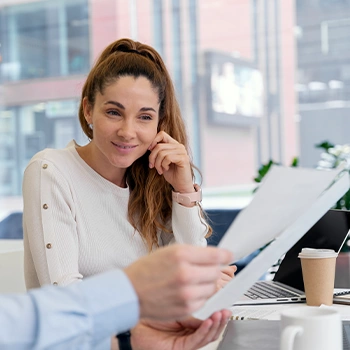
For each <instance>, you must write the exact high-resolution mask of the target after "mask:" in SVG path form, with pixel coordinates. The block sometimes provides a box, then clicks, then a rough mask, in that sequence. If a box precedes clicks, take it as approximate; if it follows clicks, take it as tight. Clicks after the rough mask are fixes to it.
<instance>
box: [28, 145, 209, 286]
mask: <svg viewBox="0 0 350 350" xmlns="http://www.w3.org/2000/svg"><path fill="white" fill-rule="evenodd" d="M76 147H78V146H77V145H76V144H75V142H74V141H72V142H70V143H69V145H68V146H67V148H65V149H63V150H54V149H45V150H43V151H41V152H39V153H37V154H36V155H35V156H34V157H33V158H32V160H31V161H30V163H29V164H28V166H27V168H26V170H25V173H24V180H23V199H24V210H23V229H24V264H25V266H24V270H25V280H26V285H27V288H28V289H29V288H36V287H40V286H42V285H44V284H58V285H67V284H69V283H72V282H74V281H77V280H80V279H82V278H83V277H87V276H91V275H95V274H97V273H100V272H103V271H106V270H110V269H112V268H124V267H125V266H127V265H129V264H130V263H132V262H133V261H135V260H136V259H138V258H140V257H141V256H143V255H146V254H148V249H147V246H146V245H145V243H144V241H143V240H142V238H141V236H140V234H139V233H138V232H136V233H135V231H134V229H133V227H132V226H131V224H130V223H129V222H128V219H127V208H128V200H129V189H128V188H121V187H118V186H116V185H114V184H113V183H111V182H110V181H108V180H106V179H104V178H103V177H102V176H100V175H99V174H98V173H97V172H95V171H94V170H93V169H92V168H91V167H90V166H88V165H87V164H86V163H85V162H84V160H83V159H82V158H81V157H80V156H79V154H78V152H77V151H76ZM171 224H172V229H173V232H174V235H171V234H167V233H164V232H162V233H160V234H159V235H158V242H159V245H160V246H163V245H166V244H169V243H172V242H176V243H188V244H193V245H202V246H205V245H206V239H205V238H204V237H205V235H206V233H207V226H206V225H205V224H204V223H202V221H201V219H200V215H199V209H198V207H197V206H195V207H193V208H187V207H184V206H182V205H180V204H178V203H176V202H173V211H172V222H171Z"/></svg>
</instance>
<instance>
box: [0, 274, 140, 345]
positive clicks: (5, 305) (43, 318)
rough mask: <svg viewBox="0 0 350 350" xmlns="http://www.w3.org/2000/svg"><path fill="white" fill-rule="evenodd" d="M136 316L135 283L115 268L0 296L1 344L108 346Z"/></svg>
mask: <svg viewBox="0 0 350 350" xmlns="http://www.w3.org/2000/svg"><path fill="white" fill-rule="evenodd" d="M138 319H139V303H138V298H137V295H136V293H135V291H134V289H133V287H132V284H131V283H130V281H129V279H128V278H127V276H126V275H125V274H124V272H123V271H120V270H114V271H110V272H106V273H104V274H102V275H98V276H94V277H91V278H87V279H85V280H84V281H83V282H81V283H75V284H72V285H70V286H68V287H55V286H47V287H43V288H41V289H36V290H32V291H29V292H28V293H27V294H24V295H2V296H0V349H2V350H17V349H18V350H20V349H23V350H24V349H25V350H29V349H36V350H39V349H50V350H51V349H52V350H61V349H62V350H67V349H69V350H75V349H79V350H80V349H83V350H87V349H89V350H90V349H104V348H105V349H110V337H111V336H113V335H115V334H118V333H121V332H124V331H126V330H128V329H130V328H132V327H133V326H135V324H136V323H137V321H138Z"/></svg>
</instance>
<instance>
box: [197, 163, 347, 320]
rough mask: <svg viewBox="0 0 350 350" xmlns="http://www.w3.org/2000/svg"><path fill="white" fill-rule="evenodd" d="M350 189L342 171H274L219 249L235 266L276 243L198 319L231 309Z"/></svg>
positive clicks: (266, 177)
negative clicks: (222, 250) (258, 250)
mask: <svg viewBox="0 0 350 350" xmlns="http://www.w3.org/2000/svg"><path fill="white" fill-rule="evenodd" d="M348 189H349V174H348V172H346V171H343V170H341V169H334V170H327V171H325V170H316V169H303V168H292V167H282V166H273V167H272V168H271V169H270V170H269V172H268V174H267V175H266V176H265V178H264V180H263V182H262V184H261V185H260V188H259V189H258V191H257V192H256V194H255V195H254V197H253V200H252V201H251V202H250V204H249V205H248V206H247V207H246V208H245V209H244V210H242V211H241V212H240V213H239V215H238V216H237V217H236V218H235V220H234V221H233V223H232V224H231V226H230V227H229V228H228V230H227V232H226V233H225V235H224V237H223V238H222V240H221V241H220V243H219V246H220V247H222V248H226V249H228V250H230V251H232V252H233V254H234V258H235V259H234V260H235V261H236V260H239V259H241V258H243V257H244V256H246V255H248V254H250V253H252V252H253V251H255V250H256V249H258V248H261V247H263V246H264V245H266V244H267V243H269V242H271V241H273V242H272V243H271V244H270V245H268V246H267V247H266V248H265V249H264V250H263V251H262V252H261V253H260V254H259V255H257V256H256V257H255V258H254V259H253V260H252V261H251V262H250V264H248V265H247V266H246V267H245V268H244V269H243V270H242V271H241V272H240V273H239V274H238V275H237V276H235V277H234V278H233V279H232V280H231V281H230V282H229V283H228V284H227V285H226V286H225V287H224V288H223V289H221V290H220V291H218V292H217V293H216V294H215V295H214V296H212V297H211V298H210V299H208V300H207V302H206V304H205V305H204V307H202V308H201V309H200V310H199V311H197V312H196V313H195V314H194V316H195V317H197V318H200V319H206V318H207V317H209V316H210V315H211V314H212V313H213V312H215V311H218V310H221V309H224V308H230V307H231V306H232V305H233V304H234V303H235V302H236V301H237V300H238V299H239V298H240V297H241V296H242V295H243V294H244V293H245V292H246V290H248V289H249V288H250V287H251V286H252V285H253V284H254V283H255V282H256V281H257V280H258V279H259V278H260V277H261V276H262V275H263V274H264V273H265V272H266V271H267V270H268V269H269V268H270V267H271V266H272V264H273V263H274V262H275V261H276V260H278V259H279V258H280V257H281V256H282V255H283V254H284V253H285V252H286V251H287V250H288V249H289V248H290V247H292V246H293V245H294V244H295V243H296V242H297V241H298V240H299V239H300V238H301V237H302V236H303V235H304V234H305V233H306V232H307V231H308V230H309V229H310V228H311V227H312V226H313V225H314V224H315V223H316V222H317V221H318V220H319V219H320V218H321V217H322V216H323V215H324V214H325V213H326V212H327V211H328V210H329V209H330V208H331V207H332V206H333V205H334V204H335V203H336V201H337V200H338V199H339V198H341V197H342V196H343V195H344V194H345V192H347V190H348Z"/></svg>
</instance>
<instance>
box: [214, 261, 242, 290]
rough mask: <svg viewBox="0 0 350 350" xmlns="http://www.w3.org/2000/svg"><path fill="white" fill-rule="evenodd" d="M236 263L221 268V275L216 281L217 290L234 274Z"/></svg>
mask: <svg viewBox="0 0 350 350" xmlns="http://www.w3.org/2000/svg"><path fill="white" fill-rule="evenodd" d="M236 271H237V266H236V265H231V266H225V267H223V268H222V269H221V276H220V278H219V280H218V282H217V290H219V289H221V288H223V287H224V286H225V285H226V284H227V283H228V282H230V281H231V279H232V278H233V277H234V276H235V272H236Z"/></svg>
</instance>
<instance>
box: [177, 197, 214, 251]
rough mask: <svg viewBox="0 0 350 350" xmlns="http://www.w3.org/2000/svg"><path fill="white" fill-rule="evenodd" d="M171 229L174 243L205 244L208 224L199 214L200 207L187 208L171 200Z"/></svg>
mask: <svg viewBox="0 0 350 350" xmlns="http://www.w3.org/2000/svg"><path fill="white" fill-rule="evenodd" d="M172 229H173V232H174V241H175V242H176V243H180V244H191V245H199V246H206V245H207V241H206V239H205V236H206V234H207V233H208V226H207V224H206V222H205V220H204V219H203V218H202V217H201V216H200V208H199V207H198V206H195V207H193V208H187V207H184V206H182V205H180V204H178V203H176V202H173V211H172Z"/></svg>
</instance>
